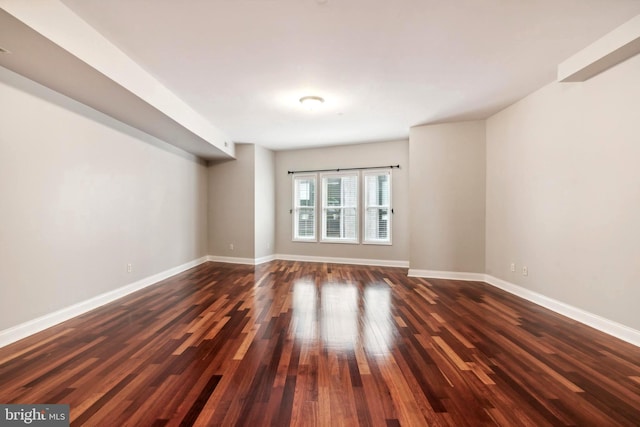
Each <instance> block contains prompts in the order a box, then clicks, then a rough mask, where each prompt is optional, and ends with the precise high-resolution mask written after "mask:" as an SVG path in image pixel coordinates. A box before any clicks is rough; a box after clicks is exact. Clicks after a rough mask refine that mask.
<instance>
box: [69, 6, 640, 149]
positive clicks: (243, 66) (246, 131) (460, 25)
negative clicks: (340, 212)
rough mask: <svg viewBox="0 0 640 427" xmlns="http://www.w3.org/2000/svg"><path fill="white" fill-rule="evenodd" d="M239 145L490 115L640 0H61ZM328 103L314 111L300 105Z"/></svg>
mask: <svg viewBox="0 0 640 427" xmlns="http://www.w3.org/2000/svg"><path fill="white" fill-rule="evenodd" d="M63 3H64V4H66V5H67V6H68V7H69V8H70V9H71V10H73V11H74V12H75V13H76V14H78V15H79V16H80V17H81V18H82V19H84V20H85V21H86V22H87V23H89V24H90V25H91V26H92V27H94V28H95V29H96V30H97V31H99V32H100V33H102V34H103V35H104V36H105V37H106V38H108V39H109V40H110V41H111V42H112V43H113V44H115V45H116V46H118V47H119V48H120V49H121V50H122V51H124V52H125V53H126V54H127V55H129V56H130V57H131V58H132V59H133V60H134V61H136V62H137V63H138V64H140V65H141V66H142V67H143V68H145V69H146V70H147V71H148V72H149V73H150V74H152V75H153V76H155V77H156V78H157V79H158V80H159V81H160V82H162V83H163V84H164V85H165V86H166V87H168V88H169V89H170V90H171V91H173V92H174V93H175V94H176V95H177V96H179V97H180V98H182V99H183V100H184V101H186V102H187V103H188V104H189V105H191V106H192V107H193V108H194V109H195V110H196V111H198V112H199V113H200V114H202V115H203V116H204V117H206V118H207V119H208V120H210V121H211V123H212V124H214V125H215V126H216V127H218V128H219V129H221V130H222V131H224V132H225V133H226V134H228V135H229V136H230V137H231V139H232V140H233V141H235V142H251V143H256V144H259V145H263V146H265V147H268V148H271V149H290V148H302V147H307V146H321V145H333V144H343V143H360V142H370V141H383V140H393V139H402V138H407V137H408V134H409V128H410V127H411V126H415V125H419V124H425V123H434V122H443V121H454V120H465V119H478V118H486V117H488V116H489V115H491V114H493V113H495V112H497V111H499V110H500V109H502V108H504V107H505V106H507V105H509V104H511V103H513V102H514V101H516V100H518V99H520V98H522V97H523V96H525V95H527V94H528V93H530V92H532V91H534V90H536V89H538V88H540V87H541V86H543V85H545V84H547V83H549V82H551V81H553V80H554V79H555V74H556V67H557V65H558V63H560V62H562V61H563V60H565V59H566V58H567V57H569V56H571V55H572V54H574V53H575V52H576V51H578V50H580V49H582V48H584V47H585V46H587V45H589V44H590V43H592V42H593V41H595V40H596V39H598V38H599V37H601V36H603V35H604V34H606V33H607V32H609V31H611V30H612V29H614V28H615V27H617V26H619V25H621V24H622V23H624V22H626V21H628V20H629V19H631V18H632V17H633V16H635V15H637V14H639V13H640V1H638V0H535V1H534V0H529V1H518V0H455V1H454V0H449V1H445V0H397V1H392V0H209V1H206V0H192V1H183V2H177V1H175V0H153V1H151V0H147V1H143V0H109V1H104V0H63ZM304 95H319V96H322V97H324V98H325V100H326V102H325V104H324V105H323V106H322V108H321V109H319V110H317V111H313V112H309V111H307V110H304V109H303V108H301V106H300V105H299V104H298V102H297V100H298V99H299V98H300V97H302V96H304Z"/></svg>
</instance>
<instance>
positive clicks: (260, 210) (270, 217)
mask: <svg viewBox="0 0 640 427" xmlns="http://www.w3.org/2000/svg"><path fill="white" fill-rule="evenodd" d="M274 168H275V155H274V153H273V151H271V150H268V149H266V148H263V147H260V146H255V257H256V258H262V257H266V256H269V255H273V254H274V250H275V232H276V224H275V222H276V218H275V216H276V207H275V200H276V188H275V169H274Z"/></svg>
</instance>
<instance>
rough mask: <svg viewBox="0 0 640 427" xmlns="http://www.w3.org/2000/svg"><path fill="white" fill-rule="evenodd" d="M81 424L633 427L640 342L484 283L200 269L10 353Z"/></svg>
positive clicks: (6, 378)
mask: <svg viewBox="0 0 640 427" xmlns="http://www.w3.org/2000/svg"><path fill="white" fill-rule="evenodd" d="M0 402H2V403H68V404H70V405H71V421H72V423H71V424H72V425H74V426H80V425H87V426H89V425H96V426H121V425H130V426H163V425H186V426H190V425H203V426H205V425H206V426H217V425H246V426H263V425H275V426H287V425H310V426H315V425H318V426H340V425H344V426H355V425H375V426H378V425H379V426H385V425H386V426H398V425H402V426H423V425H434V426H466V425H469V426H476V425H502V426H521V425H522V426H536V427H538V426H552V425H553V426H557V425H578V426H591V425H592V426H614V425H627V426H637V425H640V349H639V348H638V347H635V346H632V345H630V344H627V343H624V342H622V341H619V340H617V339H614V338H612V337H610V336H607V335H605V334H602V333H600V332H597V331H595V330H593V329H590V328H588V327H586V326H584V325H581V324H579V323H576V322H574V321H572V320H569V319H567V318H565V317H562V316H560V315H557V314H555V313H553V312H550V311H548V310H546V309H543V308H541V307H539V306H536V305H533V304H531V303H529V302H526V301H524V300H521V299H519V298H517V297H514V296H512V295H509V294H507V293H505V292H502V291H500V290H497V289H495V288H493V287H491V286H489V285H486V284H482V283H476V282H461V281H451V280H426V279H415V278H408V277H407V276H406V269H399V268H379V267H360V266H344V265H334V264H316V263H300V262H285V261H275V262H271V263H268V264H263V265H261V266H258V267H251V266H240V265H230V264H220V263H206V264H203V265H201V266H199V267H196V268H194V269H191V270H189V271H187V272H185V273H183V274H180V275H178V276H175V277H173V278H171V279H168V280H165V281H164V282H161V283H159V284H158V285H155V286H153V287H150V288H147V289H145V290H142V291H140V292H137V293H135V294H132V295H130V296H128V297H125V298H123V299H121V300H119V301H116V302H114V303H112V304H109V305H106V306H104V307H101V308H99V309H97V310H94V311H92V312H90V313H87V314H85V315H82V316H80V317H77V318H75V319H72V320H70V321H67V322H65V323H63V324H60V325H58V326H56V327H53V328H51V329H48V330H46V331H44V332H41V333H39V334H37V335H34V336H31V337H29V338H27V339H25V340H22V341H20V342H18V343H15V344H12V345H10V346H7V347H4V348H2V349H0Z"/></svg>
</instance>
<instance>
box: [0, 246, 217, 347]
mask: <svg viewBox="0 0 640 427" xmlns="http://www.w3.org/2000/svg"><path fill="white" fill-rule="evenodd" d="M207 258H208V257H202V258H199V259H196V260H193V261H190V262H187V263H185V264H182V265H179V266H177V267H174V268H170V269H169V270H165V271H163V272H161V273H158V274H154V275H153V276H149V277H145V278H144V279H141V280H138V281H136V282H133V283H130V284H128V285H125V286H122V287H121V288H118V289H114V290H112V291H109V292H105V293H104V294H100V295H97V296H95V297H93V298H90V299H88V300H85V301H81V302H79V303H77V304H73V305H71V306H69V307H65V308H63V309H60V310H58V311H54V312H53V313H49V314H45V315H44V316H40V317H37V318H35V319H33V320H29V321H27V322H24V323H21V324H19V325H16V326H13V327H11V328H9V329H5V330H3V331H0V347H4V346H6V345H8V344H11V343H13V342H16V341H18V340H21V339H22V338H26V337H28V336H29V335H33V334H35V333H36V332H40V331H43V330H45V329H47V328H50V327H51V326H54V325H57V324H58V323H61V322H64V321H65V320H69V319H71V318H73V317H76V316H79V315H81V314H84V313H86V312H88V311H91V310H93V309H96V308H98V307H100V306H103V305H105V304H108V303H110V302H112V301H115V300H117V299H118V298H122V297H124V296H126V295H129V294H130V293H133V292H135V291H138V290H140V289H143V288H146V287H148V286H151V285H154V284H156V283H158V282H160V281H162V280H164V279H167V278H169V277H171V276H174V275H176V274H178V273H182V272H183V271H186V270H188V269H190V268H193V267H195V266H197V265H200V264H202V263H204V262H206V261H207Z"/></svg>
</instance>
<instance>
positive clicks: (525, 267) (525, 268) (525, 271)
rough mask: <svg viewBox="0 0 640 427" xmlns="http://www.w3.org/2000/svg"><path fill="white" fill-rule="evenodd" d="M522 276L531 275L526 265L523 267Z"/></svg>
mask: <svg viewBox="0 0 640 427" xmlns="http://www.w3.org/2000/svg"><path fill="white" fill-rule="evenodd" d="M522 275H523V276H528V275H529V269H528V268H527V266H526V265H525V266H523V267H522Z"/></svg>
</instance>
